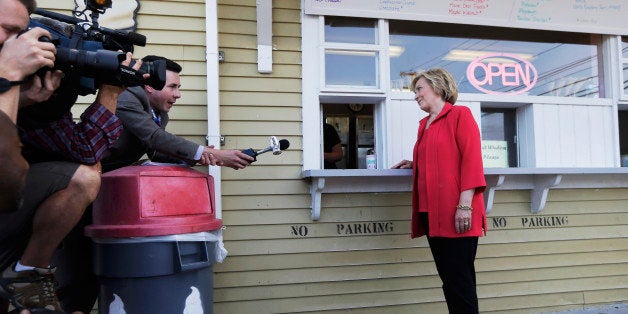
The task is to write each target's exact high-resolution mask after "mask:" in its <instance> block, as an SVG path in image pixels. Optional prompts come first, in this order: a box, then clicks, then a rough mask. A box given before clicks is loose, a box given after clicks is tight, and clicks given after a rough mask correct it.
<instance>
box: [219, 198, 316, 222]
mask: <svg viewBox="0 0 628 314" xmlns="http://www.w3.org/2000/svg"><path fill="white" fill-rule="evenodd" d="M308 202H309V201H308ZM225 207H226V206H225ZM277 215H282V216H277ZM222 217H223V225H226V226H229V225H231V223H232V222H238V223H240V224H242V223H249V224H256V225H263V224H275V223H277V220H278V218H277V217H281V221H283V222H285V223H294V224H298V223H305V222H308V220H309V221H312V220H311V218H310V211H309V209H300V210H294V208H289V209H260V210H253V211H232V210H230V209H229V208H223V212H222Z"/></svg>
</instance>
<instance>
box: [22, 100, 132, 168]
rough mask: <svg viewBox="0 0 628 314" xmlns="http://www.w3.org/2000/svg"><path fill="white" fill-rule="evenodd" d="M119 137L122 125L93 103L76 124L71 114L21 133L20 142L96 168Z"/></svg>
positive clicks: (99, 105) (101, 107)
mask: <svg viewBox="0 0 628 314" xmlns="http://www.w3.org/2000/svg"><path fill="white" fill-rule="evenodd" d="M121 134H122V123H121V122H120V120H119V119H118V117H116V115H115V114H113V113H112V112H111V111H109V110H108V109H107V108H105V107H104V106H102V105H101V104H99V103H96V102H95V103H93V104H92V105H91V106H89V107H88V108H87V109H86V110H85V112H83V114H82V115H81V122H79V123H75V122H74V121H73V119H72V112H70V111H68V112H67V113H66V114H65V115H63V116H62V117H61V118H60V119H58V120H56V121H54V122H52V123H50V124H49V125H48V126H47V127H45V128H39V129H32V130H24V133H22V141H23V142H24V143H25V144H26V143H28V144H30V145H34V146H36V147H38V148H40V149H43V150H45V151H49V152H52V153H55V154H57V155H59V156H62V157H64V158H67V159H68V160H70V161H74V162H79V163H83V164H89V165H92V164H95V163H97V162H99V161H100V159H101V158H102V156H103V154H104V153H105V152H106V151H107V149H108V148H109V147H110V146H111V145H112V144H113V143H114V142H115V141H116V140H117V139H118V138H119V137H120V135H121Z"/></svg>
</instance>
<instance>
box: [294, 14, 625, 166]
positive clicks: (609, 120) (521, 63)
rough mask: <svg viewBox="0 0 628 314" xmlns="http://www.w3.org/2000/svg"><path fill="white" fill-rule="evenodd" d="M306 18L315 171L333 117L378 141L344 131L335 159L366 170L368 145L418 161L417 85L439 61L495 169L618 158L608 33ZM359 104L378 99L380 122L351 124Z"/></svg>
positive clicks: (307, 128) (310, 149) (307, 152)
mask: <svg viewBox="0 0 628 314" xmlns="http://www.w3.org/2000/svg"><path fill="white" fill-rule="evenodd" d="M302 21H303V23H302V35H303V40H302V44H303V46H302V54H303V60H304V62H303V149H304V154H303V155H304V161H303V167H304V169H306V170H307V169H325V167H324V161H323V150H324V147H323V141H324V137H323V128H324V125H325V124H324V123H329V124H333V125H335V127H336V131H337V132H339V133H341V135H343V136H345V135H344V133H343V130H342V129H341V128H343V127H346V130H345V131H346V135H348V134H349V133H348V132H349V130H351V132H354V133H355V134H356V136H355V137H353V138H352V140H353V141H359V140H360V137H359V136H358V131H357V129H355V127H357V126H358V125H363V126H365V130H366V131H367V133H368V132H372V137H371V135H370V134H369V140H370V138H372V140H373V144H372V146H371V143H370V142H367V143H368V144H364V145H362V144H360V143H357V142H356V143H352V142H349V137H345V142H343V144H342V145H343V146H342V147H343V149H344V153H343V159H344V160H343V161H340V162H337V163H336V166H337V167H338V168H341V169H343V167H344V169H359V168H362V166H363V165H364V163H363V161H362V158H361V156H362V155H361V154H363V153H364V152H363V151H364V150H368V149H371V148H373V149H374V150H375V153H376V155H377V166H378V167H377V168H378V169H386V168H389V167H390V166H391V165H393V164H394V163H396V162H398V161H399V160H401V159H412V147H413V145H414V142H415V141H416V132H417V128H418V122H419V120H420V119H421V118H422V117H424V116H425V113H424V112H422V111H421V110H420V109H419V107H418V106H417V104H416V101H415V100H414V94H413V93H412V92H411V86H410V84H411V82H412V79H413V78H414V77H416V75H417V74H418V73H420V72H422V71H424V70H427V69H430V68H435V67H442V68H445V69H447V70H449V71H450V72H451V73H452V74H453V75H454V77H455V78H456V80H457V84H458V88H459V91H460V95H459V97H458V103H457V105H463V106H469V107H470V108H472V111H473V113H474V117H475V118H476V120H477V122H478V125H479V126H480V128H481V131H482V134H483V139H484V140H485V141H486V142H485V144H486V145H485V148H486V149H487V150H491V149H492V151H490V152H488V153H487V156H488V157H490V158H492V160H493V161H494V163H489V162H487V166H489V167H499V168H512V167H525V168H536V167H613V166H615V165H616V164H618V154H617V153H618V150H619V149H618V148H617V135H616V133H615V132H617V131H616V130H617V125H616V123H617V122H616V120H615V119H616V112H615V110H616V108H617V107H614V106H615V105H614V103H613V101H612V99H610V98H608V97H607V96H605V91H604V89H603V87H604V86H605V84H604V75H603V73H604V71H603V67H604V64H605V63H604V62H603V58H602V56H601V53H602V52H603V51H605V49H602V48H603V41H602V35H598V34H588V33H572V32H565V31H550V30H536V29H513V28H505V27H492V26H480V25H475V26H473V32H471V33H470V32H468V29H469V28H468V27H463V26H461V25H460V24H453V23H441V22H425V21H406V20H388V19H376V18H359V17H342V16H319V15H308V14H304V15H303V20H302ZM622 45H623V48H624V49H623V50H624V52H623V53H624V55H623V59H622V60H623V61H624V64H628V56H627V55H626V54H627V53H626V51H625V50H626V42H625V41H622ZM624 72H626V70H625V69H624ZM625 76H628V74H626V75H625ZM624 81H625V79H624ZM623 87H624V90H626V84H625V83H624V85H623ZM350 105H353V106H356V108H357V107H359V106H365V108H367V107H366V106H367V105H369V107H368V108H369V109H368V112H369V115H370V116H371V117H372V118H371V117H369V119H372V123H371V120H369V122H368V123H361V122H360V123H358V122H357V120H356V122H355V126H354V127H352V128H350V127H349V124H350V123H351V122H350V121H351V120H350V119H352V118H350V115H351V114H352V112H351V108H350V107H349V108H348V107H347V106H350ZM347 108H348V109H347ZM335 110H342V111H344V112H340V113H339V112H335ZM363 110H364V109H363ZM343 115H344V116H343ZM354 115H355V111H354ZM356 119H358V118H356ZM360 119H362V118H360ZM330 122H331V123H330ZM367 126H368V127H367ZM371 126H372V127H371ZM352 134H353V133H352ZM364 134H366V133H364ZM361 145H362V146H361ZM348 149H349V150H350V151H347V150H348ZM489 153H490V154H489ZM489 155H490V156H489Z"/></svg>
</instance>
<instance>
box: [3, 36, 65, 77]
mask: <svg viewBox="0 0 628 314" xmlns="http://www.w3.org/2000/svg"><path fill="white" fill-rule="evenodd" d="M42 36H44V37H50V33H49V32H48V31H47V30H45V29H43V28H39V27H35V28H33V29H31V30H29V31H27V32H24V33H22V34H20V35H18V36H12V37H10V38H9V39H7V40H6V41H5V42H4V43H3V44H2V50H0V64H2V67H1V68H0V77H4V78H6V79H8V80H10V81H21V80H23V79H24V78H26V77H27V76H29V75H31V74H33V73H35V72H36V71H37V70H39V69H40V68H43V67H50V68H52V67H54V61H55V53H56V52H57V49H56V48H55V46H54V44H52V43H49V42H41V41H39V37H42Z"/></svg>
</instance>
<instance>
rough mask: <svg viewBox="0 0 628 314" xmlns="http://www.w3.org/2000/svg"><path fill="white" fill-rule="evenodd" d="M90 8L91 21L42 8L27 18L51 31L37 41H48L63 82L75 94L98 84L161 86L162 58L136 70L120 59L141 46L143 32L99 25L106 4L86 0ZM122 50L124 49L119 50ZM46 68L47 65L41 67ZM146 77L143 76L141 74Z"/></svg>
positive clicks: (85, 92) (93, 89)
mask: <svg viewBox="0 0 628 314" xmlns="http://www.w3.org/2000/svg"><path fill="white" fill-rule="evenodd" d="M86 4H87V8H89V9H91V10H92V14H91V18H92V21H91V22H90V21H88V20H87V18H86V19H85V20H82V19H79V18H76V17H73V16H67V15H63V14H59V13H55V12H51V11H46V10H43V9H37V10H35V14H37V15H40V16H42V17H33V18H31V21H30V25H29V28H32V27H41V28H43V29H46V30H47V31H49V32H50V34H51V35H52V38H46V37H42V38H40V41H48V42H52V43H53V44H54V45H55V47H56V49H57V53H56V55H55V58H56V61H55V69H59V70H61V71H62V72H63V73H64V74H65V77H66V79H64V81H63V83H62V85H63V84H71V85H73V86H72V87H73V88H72V90H74V91H75V92H76V93H77V94H78V95H83V96H84V95H88V94H95V93H96V90H97V88H98V86H99V85H100V84H109V85H116V86H126V87H132V86H139V85H150V86H151V87H153V88H155V89H157V90H161V89H162V88H163V87H164V85H165V83H166V62H165V61H164V60H156V61H153V62H145V63H143V64H142V67H141V68H140V69H139V71H136V70H135V69H133V68H131V67H127V66H123V65H121V64H120V63H121V62H122V61H124V60H125V59H126V53H125V52H132V51H133V46H134V45H138V46H145V45H146V37H145V36H144V35H141V34H138V33H135V32H129V31H119V30H113V29H108V28H104V27H99V25H98V14H100V13H103V12H104V11H105V10H106V8H104V7H94V3H93V0H92V1H90V0H87V1H86ZM119 50H121V51H124V52H120V51H119ZM42 70H44V71H45V70H49V69H42ZM146 73H148V74H149V75H150V77H149V78H148V79H144V77H143V76H144V74H146Z"/></svg>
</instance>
